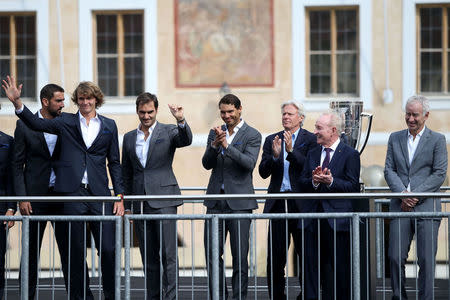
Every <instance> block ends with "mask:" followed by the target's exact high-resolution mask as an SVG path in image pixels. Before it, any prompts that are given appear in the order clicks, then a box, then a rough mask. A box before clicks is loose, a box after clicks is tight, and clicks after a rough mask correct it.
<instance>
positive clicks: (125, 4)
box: [78, 0, 158, 114]
mask: <svg viewBox="0 0 450 300" xmlns="http://www.w3.org/2000/svg"><path fill="white" fill-rule="evenodd" d="M156 2H157V1H156V0H134V1H120V0H95V1H92V0H79V5H78V18H79V32H85V33H86V34H82V35H80V36H79V48H80V52H79V53H80V61H79V66H80V74H79V76H80V81H84V80H89V81H95V79H96V76H97V75H96V74H97V70H96V65H97V63H96V58H97V56H96V54H97V53H96V49H95V47H96V40H95V37H96V33H95V30H96V26H94V23H95V16H96V14H99V13H117V12H121V13H122V12H125V13H128V12H141V13H142V15H143V21H144V28H143V32H144V33H145V34H144V40H143V47H144V49H143V50H144V52H143V60H144V74H143V76H144V90H145V91H148V92H151V93H155V94H157V72H158V60H157V46H158V43H157V42H158V39H157V15H158V14H157V3H156ZM81 49H83V50H82V51H81ZM136 96H137V95H136ZM108 99H109V100H108ZM108 99H107V101H106V102H105V104H104V105H103V106H102V107H100V108H99V112H100V113H109V114H135V113H136V109H135V107H134V105H130V103H134V102H130V101H131V100H135V99H136V97H135V96H125V97H111V96H108Z"/></svg>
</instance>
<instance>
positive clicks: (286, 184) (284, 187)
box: [280, 128, 300, 192]
mask: <svg viewBox="0 0 450 300" xmlns="http://www.w3.org/2000/svg"><path fill="white" fill-rule="evenodd" d="M299 131H300V128H299V129H297V131H296V132H294V133H293V134H292V149H294V145H295V140H296V139H297V136H298V133H299ZM282 147H283V161H284V170H283V181H282V182H281V188H280V192H287V191H292V187H291V180H290V178H289V164H290V163H289V161H288V160H287V159H286V158H287V156H288V153H287V151H286V144H285V143H282Z"/></svg>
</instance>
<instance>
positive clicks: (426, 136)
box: [411, 127, 430, 164]
mask: <svg viewBox="0 0 450 300" xmlns="http://www.w3.org/2000/svg"><path fill="white" fill-rule="evenodd" d="M429 138H430V130H429V129H428V128H426V127H425V131H424V132H423V135H422V137H421V138H420V140H419V145H417V148H416V152H414V156H413V159H412V160H411V164H413V163H414V160H415V159H416V157H417V155H418V154H420V153H421V152H422V151H423V148H424V147H425V145H426V144H427V143H428V139H429Z"/></svg>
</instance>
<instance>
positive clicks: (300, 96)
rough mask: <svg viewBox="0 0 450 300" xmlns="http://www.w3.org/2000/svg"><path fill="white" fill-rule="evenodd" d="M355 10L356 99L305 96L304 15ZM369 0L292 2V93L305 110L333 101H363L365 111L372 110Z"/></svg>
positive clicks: (300, 0)
mask: <svg viewBox="0 0 450 300" xmlns="http://www.w3.org/2000/svg"><path fill="white" fill-rule="evenodd" d="M320 7H323V8H324V9H327V8H341V7H343V8H344V7H357V10H358V37H359V48H358V57H359V60H358V78H357V80H358V82H359V86H358V88H357V89H358V91H359V96H357V97H355V96H349V97H348V96H339V97H337V96H328V95H325V96H308V94H307V91H309V88H308V89H307V88H306V87H307V80H309V79H307V78H308V77H309V69H307V68H306V63H307V48H306V47H307V46H308V44H307V42H306V39H307V35H309V32H306V30H307V21H306V13H307V10H308V9H309V8H320ZM371 8H372V0H292V60H293V61H292V94H293V98H294V99H297V100H300V101H302V102H303V103H304V104H305V109H306V110H307V111H323V110H326V109H328V108H329V101H330V100H331V99H336V98H345V99H346V100H353V99H354V100H362V101H363V103H364V109H365V110H371V109H372V98H373V83H372V10H371Z"/></svg>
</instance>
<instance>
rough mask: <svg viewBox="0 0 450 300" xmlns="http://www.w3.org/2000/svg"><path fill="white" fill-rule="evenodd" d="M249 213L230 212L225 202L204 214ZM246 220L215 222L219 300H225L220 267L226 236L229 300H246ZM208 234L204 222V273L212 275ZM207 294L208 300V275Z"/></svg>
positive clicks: (209, 226)
mask: <svg viewBox="0 0 450 300" xmlns="http://www.w3.org/2000/svg"><path fill="white" fill-rule="evenodd" d="M251 212H252V211H251V210H232V209H231V208H230V207H229V206H228V204H227V202H226V201H217V204H216V206H214V207H213V208H208V209H207V211H206V213H207V214H247V213H251ZM250 223H251V221H250V219H247V220H236V219H228V220H219V232H218V234H219V294H220V299H227V298H228V289H227V284H226V282H225V278H224V263H223V246H224V243H225V240H226V237H227V233H230V247H231V256H232V263H233V277H232V280H231V282H232V287H233V299H242V300H244V299H246V298H247V287H248V249H249V233H250ZM211 241H212V231H211V223H210V222H209V221H206V222H205V232H204V245H205V254H206V261H207V263H208V272H211V271H212V264H213V262H215V258H214V259H212V258H211V256H212V247H211ZM208 280H209V291H210V296H211V299H212V295H211V292H212V284H213V281H212V276H211V273H209V276H208Z"/></svg>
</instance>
